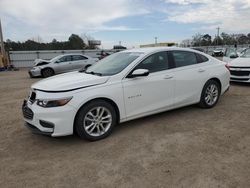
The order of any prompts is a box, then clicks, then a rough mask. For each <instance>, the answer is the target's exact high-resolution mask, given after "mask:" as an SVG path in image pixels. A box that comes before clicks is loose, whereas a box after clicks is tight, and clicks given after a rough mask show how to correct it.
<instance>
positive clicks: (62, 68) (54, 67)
mask: <svg viewBox="0 0 250 188" xmlns="http://www.w3.org/2000/svg"><path fill="white" fill-rule="evenodd" d="M97 61H98V59H95V58H92V57H89V56H86V55H82V54H65V55H59V56H57V57H55V58H53V59H51V60H50V61H46V60H41V59H40V60H36V61H35V66H34V67H32V68H31V69H30V70H29V75H30V77H31V78H33V77H38V76H42V77H44V78H46V77H50V76H53V75H55V74H58V73H64V72H69V71H74V70H79V69H82V68H84V67H85V66H89V65H92V64H94V63H95V62H97Z"/></svg>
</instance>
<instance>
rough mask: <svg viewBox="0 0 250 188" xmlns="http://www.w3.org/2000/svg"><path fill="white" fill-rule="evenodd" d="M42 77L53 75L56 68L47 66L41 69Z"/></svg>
mask: <svg viewBox="0 0 250 188" xmlns="http://www.w3.org/2000/svg"><path fill="white" fill-rule="evenodd" d="M41 74H42V77H44V78H48V77H50V76H53V75H54V74H55V72H54V70H53V69H51V68H45V69H43V70H42V71H41Z"/></svg>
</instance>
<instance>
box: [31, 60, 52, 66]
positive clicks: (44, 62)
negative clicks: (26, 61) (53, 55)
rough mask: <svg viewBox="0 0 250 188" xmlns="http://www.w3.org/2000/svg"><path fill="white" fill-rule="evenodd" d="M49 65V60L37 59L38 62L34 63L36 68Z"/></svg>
mask: <svg viewBox="0 0 250 188" xmlns="http://www.w3.org/2000/svg"><path fill="white" fill-rule="evenodd" d="M49 63H50V61H49V60H44V59H36V60H35V61H34V66H40V65H46V64H49Z"/></svg>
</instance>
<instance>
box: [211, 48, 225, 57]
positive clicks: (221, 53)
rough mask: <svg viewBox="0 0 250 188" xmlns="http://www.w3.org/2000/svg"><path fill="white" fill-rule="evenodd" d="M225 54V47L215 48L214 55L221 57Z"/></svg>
mask: <svg viewBox="0 0 250 188" xmlns="http://www.w3.org/2000/svg"><path fill="white" fill-rule="evenodd" d="M223 54H224V49H223V48H216V49H215V50H213V53H212V56H214V57H221V56H223Z"/></svg>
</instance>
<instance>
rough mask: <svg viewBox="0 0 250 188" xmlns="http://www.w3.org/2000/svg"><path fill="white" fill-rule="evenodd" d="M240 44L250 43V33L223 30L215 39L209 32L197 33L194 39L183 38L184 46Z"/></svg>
mask: <svg viewBox="0 0 250 188" xmlns="http://www.w3.org/2000/svg"><path fill="white" fill-rule="evenodd" d="M236 44H237V45H238V44H239V45H240V44H250V33H248V34H247V35H245V34H228V33H225V32H222V33H221V34H220V35H219V36H215V37H214V38H213V39H212V37H211V35H209V34H204V35H202V34H200V33H197V34H195V35H194V36H193V37H192V39H186V40H183V41H182V43H181V45H182V46H216V45H236Z"/></svg>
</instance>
